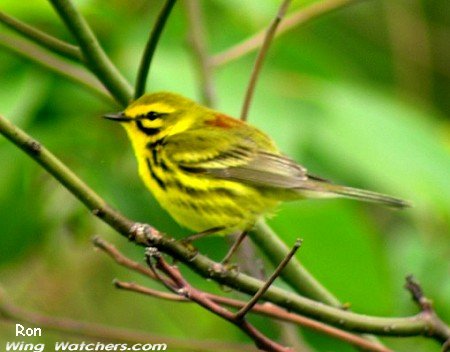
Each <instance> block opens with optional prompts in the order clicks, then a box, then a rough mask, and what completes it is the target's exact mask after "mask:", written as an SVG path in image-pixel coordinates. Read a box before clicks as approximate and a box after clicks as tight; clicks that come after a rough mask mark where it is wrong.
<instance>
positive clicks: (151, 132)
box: [136, 120, 161, 136]
mask: <svg viewBox="0 0 450 352" xmlns="http://www.w3.org/2000/svg"><path fill="white" fill-rule="evenodd" d="M136 126H137V128H139V130H141V131H142V132H144V133H145V134H146V135H147V136H154V135H155V134H158V133H159V132H160V131H161V129H160V128H150V127H145V126H144V125H143V124H142V121H139V120H137V121H136Z"/></svg>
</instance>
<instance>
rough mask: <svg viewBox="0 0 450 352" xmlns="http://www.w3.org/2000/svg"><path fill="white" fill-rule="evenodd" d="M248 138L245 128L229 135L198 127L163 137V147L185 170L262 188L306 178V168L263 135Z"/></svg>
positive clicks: (299, 183) (292, 184)
mask: <svg viewBox="0 0 450 352" xmlns="http://www.w3.org/2000/svg"><path fill="white" fill-rule="evenodd" d="M250 132H252V134H253V131H250ZM252 137H254V136H253V135H252V136H250V133H249V131H245V130H244V131H234V133H233V134H230V133H224V131H220V130H217V129H215V128H202V129H198V130H192V131H187V132H183V133H181V134H178V135H174V136H171V137H169V138H167V140H166V142H165V148H164V149H165V152H166V153H167V157H168V158H170V160H171V161H172V162H173V163H175V164H177V165H178V167H180V168H182V169H183V170H185V171H187V172H191V173H198V174H204V175H210V176H212V177H216V178H223V179H230V180H235V181H240V182H244V183H251V184H256V185H260V186H265V187H276V188H296V187H301V186H302V182H304V181H305V180H306V179H307V178H308V176H307V172H306V169H304V168H303V167H302V166H300V165H298V164H297V163H296V162H295V161H293V160H292V159H289V158H288V157H286V156H283V155H280V154H277V150H276V148H275V147H274V146H273V143H272V142H271V141H270V139H269V138H268V137H266V136H265V135H263V134H261V135H258V137H257V138H256V139H255V138H252ZM264 138H267V141H265V140H264ZM263 146H264V147H266V146H267V149H268V150H266V148H264V147H263Z"/></svg>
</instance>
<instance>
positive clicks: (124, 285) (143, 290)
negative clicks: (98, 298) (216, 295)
mask: <svg viewBox="0 0 450 352" xmlns="http://www.w3.org/2000/svg"><path fill="white" fill-rule="evenodd" d="M113 284H114V286H115V287H116V288H119V289H122V290H127V291H134V292H137V293H140V294H143V295H146V296H152V297H156V298H160V299H165V300H168V301H176V302H189V300H187V299H186V298H185V297H183V296H180V295H176V294H174V293H167V292H162V291H159V290H154V289H152V288H149V287H145V286H142V285H139V284H136V283H134V282H125V281H120V280H117V279H115V280H113Z"/></svg>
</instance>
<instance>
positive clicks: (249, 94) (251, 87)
mask: <svg viewBox="0 0 450 352" xmlns="http://www.w3.org/2000/svg"><path fill="white" fill-rule="evenodd" d="M290 4H291V0H283V2H282V3H281V5H280V8H279V9H278V12H277V15H276V16H275V18H274V20H273V21H272V23H271V24H270V26H269V28H268V30H267V32H266V35H265V36H264V41H263V43H262V46H261V50H260V51H259V53H258V56H257V57H256V61H255V65H254V66H253V71H252V73H251V75H250V81H249V83H248V87H247V91H246V93H245V98H244V103H243V105H242V111H241V120H243V121H245V120H247V116H248V111H249V109H250V103H251V101H252V98H253V94H254V92H255V87H256V81H257V79H258V77H259V73H260V72H261V68H262V65H263V63H264V59H265V57H266V54H267V51H268V50H269V46H270V44H271V43H272V40H273V38H274V35H275V32H276V31H277V28H278V25H279V24H280V22H281V20H282V19H283V17H284V15H285V14H286V11H287V9H288V7H289V5H290Z"/></svg>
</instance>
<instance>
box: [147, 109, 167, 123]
mask: <svg viewBox="0 0 450 352" xmlns="http://www.w3.org/2000/svg"><path fill="white" fill-rule="evenodd" d="M162 115H163V114H161V113H159V112H156V111H149V112H148V113H147V114H145V118H146V119H149V120H151V121H153V120H156V119H157V118H158V117H160V116H162Z"/></svg>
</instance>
